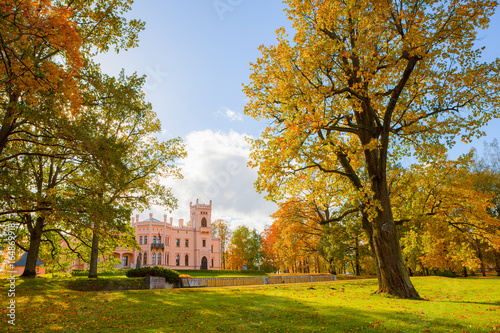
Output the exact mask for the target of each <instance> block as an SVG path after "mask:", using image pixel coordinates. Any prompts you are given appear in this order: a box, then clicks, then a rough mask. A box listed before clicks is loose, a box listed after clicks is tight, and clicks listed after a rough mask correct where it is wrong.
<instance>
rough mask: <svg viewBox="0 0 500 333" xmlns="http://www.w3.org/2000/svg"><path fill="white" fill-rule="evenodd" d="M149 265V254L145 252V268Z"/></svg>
mask: <svg viewBox="0 0 500 333" xmlns="http://www.w3.org/2000/svg"><path fill="white" fill-rule="evenodd" d="M147 264H148V253H147V252H144V266H146V265H147Z"/></svg>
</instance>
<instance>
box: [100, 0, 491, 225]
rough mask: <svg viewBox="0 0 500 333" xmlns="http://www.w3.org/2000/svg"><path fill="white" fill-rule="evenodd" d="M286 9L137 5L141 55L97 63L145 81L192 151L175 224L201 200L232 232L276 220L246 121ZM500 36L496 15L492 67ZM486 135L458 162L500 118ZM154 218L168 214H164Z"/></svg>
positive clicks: (264, 4)
mask: <svg viewBox="0 0 500 333" xmlns="http://www.w3.org/2000/svg"><path fill="white" fill-rule="evenodd" d="M284 8H285V5H284V4H282V3H281V1H279V0H266V1H264V0H251V1H250V0H187V1H186V0H185V1H173V0H147V1H140V0H136V2H135V4H134V5H133V10H132V11H131V12H130V13H128V14H127V16H128V17H131V18H132V17H133V18H139V19H142V20H144V21H145V22H146V29H145V31H143V32H142V33H141V34H140V44H139V47H138V48H135V49H131V50H129V51H126V52H123V51H122V52H120V53H119V54H118V55H117V54H114V53H110V54H107V55H103V56H100V57H99V58H98V61H100V62H101V64H102V68H103V70H104V71H105V72H107V73H109V74H113V75H116V74H118V73H119V71H120V70H121V69H122V68H124V69H125V72H126V73H129V74H131V73H133V72H135V71H137V72H138V73H140V74H146V75H147V76H148V80H147V83H146V86H145V91H146V96H147V99H148V101H150V102H151V103H152V105H153V108H154V110H155V111H156V113H157V115H158V118H159V119H160V120H161V122H162V128H163V134H162V136H163V137H164V138H165V139H167V138H172V137H177V136H180V137H182V138H183V139H184V140H185V142H186V144H187V147H188V154H189V157H188V158H187V159H186V160H184V161H182V162H181V163H180V164H181V166H182V167H183V169H184V172H183V174H184V176H185V179H184V180H182V181H173V182H172V181H169V182H168V184H169V185H171V186H172V187H173V189H174V193H175V195H176V196H177V197H178V199H179V207H178V209H177V210H175V211H174V212H173V215H172V216H173V217H174V218H175V219H179V218H188V216H189V215H188V209H189V202H190V201H193V202H194V201H196V199H197V198H198V199H200V201H202V202H207V203H208V201H209V200H213V207H214V208H213V214H214V218H219V217H220V218H226V219H228V220H230V221H231V223H232V225H233V227H235V226H237V225H240V224H246V225H248V226H250V227H255V228H258V229H259V230H262V229H263V226H264V225H265V224H269V223H270V222H271V220H270V219H269V214H271V213H273V212H274V211H275V210H276V206H275V205H274V204H272V203H269V202H266V201H265V200H264V199H263V198H262V196H261V195H259V194H257V193H255V191H254V190H253V182H254V181H255V179H256V173H255V171H254V170H250V169H248V168H246V166H245V165H246V162H247V160H248V150H249V146H248V144H247V143H246V141H245V139H244V138H245V136H246V135H250V136H254V137H256V136H258V134H259V132H260V131H261V130H262V129H263V128H264V127H265V125H266V124H265V123H259V122H257V121H255V120H254V119H253V118H251V117H247V116H245V115H243V108H244V105H245V100H246V98H245V95H244V94H243V92H242V84H243V83H246V82H248V77H249V74H250V65H249V63H250V62H254V61H255V60H256V59H257V58H258V57H259V55H260V53H259V51H258V49H257V48H258V46H259V45H261V44H265V45H271V44H274V43H275V41H276V35H275V31H276V29H278V28H279V27H281V26H285V28H287V30H288V31H291V30H290V29H291V28H290V23H289V21H288V20H287V18H286V15H285V13H284V12H283V9H284ZM499 31H500V15H499V14H498V13H497V14H495V16H493V18H492V22H491V24H490V29H489V30H488V31H483V32H480V34H479V37H480V42H479V43H480V44H481V45H485V46H486V50H485V52H484V57H485V60H493V59H494V58H496V57H497V56H498V55H499V54H500V46H499V43H498V32H499ZM495 32H497V33H496V34H495ZM484 130H485V131H486V134H487V135H486V137H483V138H480V139H478V140H475V141H474V142H473V143H472V144H471V145H467V146H466V145H463V144H458V145H457V147H456V148H454V149H453V150H452V151H451V152H450V157H451V158H456V157H457V156H458V155H459V154H461V153H464V152H466V151H468V150H469V149H470V148H471V147H472V146H474V147H476V148H478V149H481V148H482V145H483V142H484V141H485V140H486V141H488V142H491V140H493V138H495V136H496V137H497V138H498V139H500V120H498V119H496V120H494V121H492V122H491V124H490V125H489V126H487V127H485V129H484ZM152 211H153V212H154V213H155V215H156V216H160V217H161V216H162V215H163V213H164V210H163V209H162V208H161V207H154V208H153V209H152ZM147 213H148V212H143V213H141V214H142V215H143V216H142V217H144V218H145V217H146V216H147ZM167 213H168V214H169V212H168V211H167ZM169 215H170V214H169Z"/></svg>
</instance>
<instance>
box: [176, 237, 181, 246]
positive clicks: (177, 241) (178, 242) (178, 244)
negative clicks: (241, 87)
mask: <svg viewBox="0 0 500 333" xmlns="http://www.w3.org/2000/svg"><path fill="white" fill-rule="evenodd" d="M175 246H177V247H180V246H181V240H180V239H179V238H177V239H176V240H175Z"/></svg>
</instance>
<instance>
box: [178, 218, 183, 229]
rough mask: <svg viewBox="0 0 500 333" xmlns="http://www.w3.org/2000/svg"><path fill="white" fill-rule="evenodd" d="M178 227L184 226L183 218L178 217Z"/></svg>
mask: <svg viewBox="0 0 500 333" xmlns="http://www.w3.org/2000/svg"><path fill="white" fill-rule="evenodd" d="M179 227H181V228H183V227H184V219H179Z"/></svg>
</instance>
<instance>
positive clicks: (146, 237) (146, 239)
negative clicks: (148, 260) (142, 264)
mask: <svg viewBox="0 0 500 333" xmlns="http://www.w3.org/2000/svg"><path fill="white" fill-rule="evenodd" d="M147 243H148V236H144V244H147Z"/></svg>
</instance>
